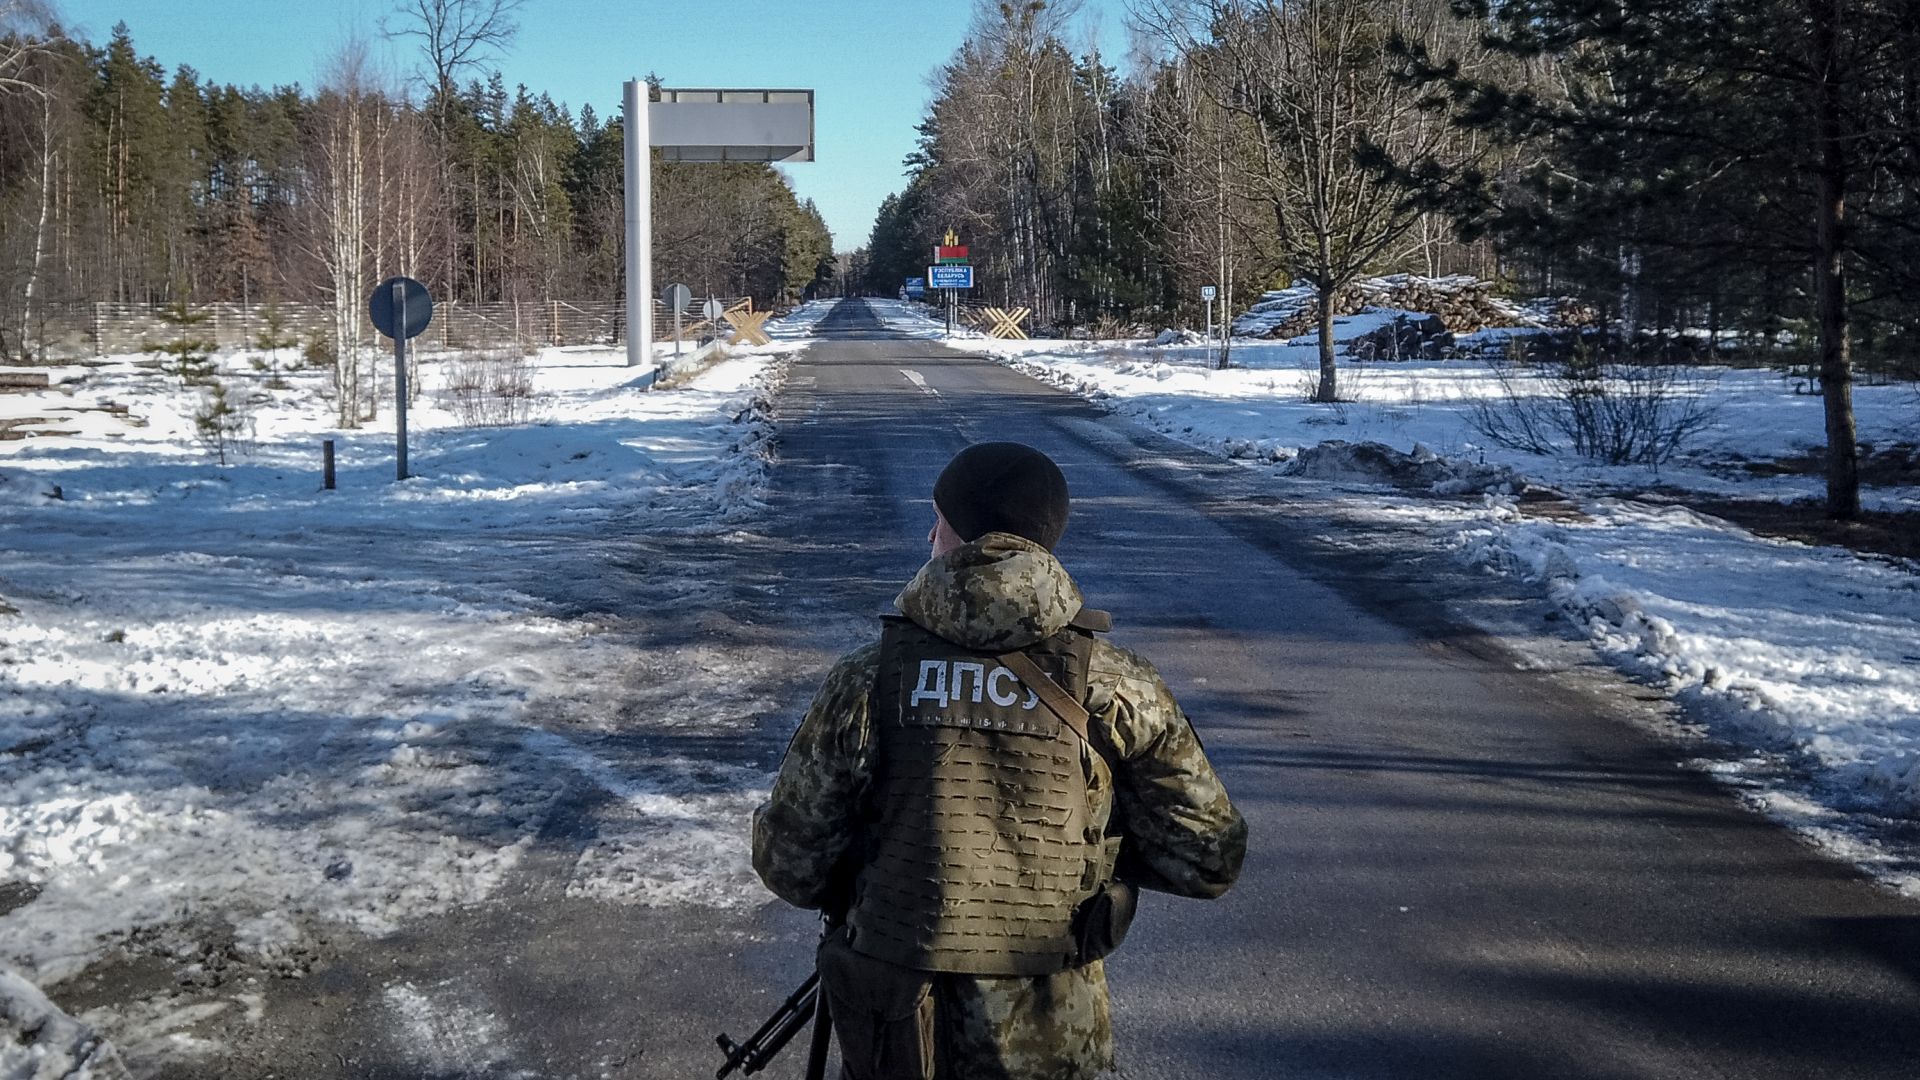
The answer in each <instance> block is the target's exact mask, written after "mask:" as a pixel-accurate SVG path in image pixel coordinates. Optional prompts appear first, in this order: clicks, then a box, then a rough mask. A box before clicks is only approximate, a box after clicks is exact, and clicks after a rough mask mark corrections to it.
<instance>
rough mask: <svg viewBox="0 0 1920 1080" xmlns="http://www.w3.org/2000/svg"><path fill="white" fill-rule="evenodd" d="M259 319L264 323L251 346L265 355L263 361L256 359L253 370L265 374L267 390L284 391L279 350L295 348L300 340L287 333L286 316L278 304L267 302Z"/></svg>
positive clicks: (285, 384) (284, 381)
mask: <svg viewBox="0 0 1920 1080" xmlns="http://www.w3.org/2000/svg"><path fill="white" fill-rule="evenodd" d="M260 317H261V318H262V319H263V320H265V321H266V325H265V326H264V327H262V328H261V330H260V333H259V334H257V335H255V337H254V339H253V346H254V348H256V349H259V350H261V351H262V352H265V353H266V354H267V358H266V359H265V360H261V359H258V358H256V359H255V360H254V362H253V366H254V370H256V371H262V372H265V373H267V376H268V378H267V389H269V390H285V389H286V388H287V380H286V379H284V378H282V377H281V376H282V373H281V369H280V350H281V349H292V348H296V347H298V346H299V344H300V339H299V338H298V337H296V336H294V335H293V334H291V333H289V332H288V331H287V315H286V312H284V311H282V310H281V309H280V305H279V304H275V303H271V302H269V303H268V304H267V306H266V307H265V308H264V309H262V310H261V312H260Z"/></svg>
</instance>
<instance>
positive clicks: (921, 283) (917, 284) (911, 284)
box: [906, 277, 927, 300]
mask: <svg viewBox="0 0 1920 1080" xmlns="http://www.w3.org/2000/svg"><path fill="white" fill-rule="evenodd" d="M906 292H907V299H909V300H918V299H920V298H921V297H923V296H925V295H927V279H926V278H918V277H910V278H908V279H907V286H906Z"/></svg>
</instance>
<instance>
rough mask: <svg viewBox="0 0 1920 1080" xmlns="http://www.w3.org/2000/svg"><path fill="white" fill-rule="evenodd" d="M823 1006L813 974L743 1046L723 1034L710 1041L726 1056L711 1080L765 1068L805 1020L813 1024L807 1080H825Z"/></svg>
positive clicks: (826, 1021) (827, 1032)
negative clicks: (716, 1044) (735, 1072)
mask: <svg viewBox="0 0 1920 1080" xmlns="http://www.w3.org/2000/svg"><path fill="white" fill-rule="evenodd" d="M826 1004H827V1003H826V1001H825V1000H824V999H823V998H821V996H820V973H819V972H818V971H816V972H814V973H813V974H811V975H808V976H807V980H806V981H805V982H803V983H801V984H800V989H798V990H795V991H794V992H793V993H791V994H789V995H787V1000H785V1001H783V1002H781V1003H780V1007H779V1008H778V1009H775V1010H774V1012H773V1015H772V1016H770V1017H768V1018H767V1022H766V1023H764V1024H761V1025H760V1030H758V1031H756V1032H754V1033H753V1037H752V1038H750V1039H748V1040H747V1041H746V1042H744V1043H737V1042H734V1041H733V1039H732V1038H730V1037H729V1036H728V1035H727V1033H726V1032H724V1031H723V1032H721V1033H720V1034H719V1035H718V1036H716V1037H715V1038H714V1041H715V1042H717V1043H719V1044H720V1052H721V1053H723V1054H725V1055H727V1061H726V1064H724V1065H722V1066H720V1071H719V1072H718V1073H716V1074H714V1075H715V1080H726V1078H727V1076H728V1075H729V1074H731V1073H732V1072H733V1071H734V1070H735V1069H738V1070H740V1073H741V1075H743V1076H746V1075H751V1074H753V1073H756V1072H759V1071H760V1070H761V1069H764V1068H766V1067H767V1065H768V1064H769V1063H770V1062H772V1061H773V1059H774V1058H775V1057H777V1056H779V1054H780V1051H781V1050H784V1049H785V1048H786V1045H787V1043H789V1042H791V1041H793V1037H794V1036H795V1035H798V1034H799V1033H800V1029H801V1028H802V1027H804V1026H806V1023H807V1021H808V1020H812V1021H813V1022H814V1024H813V1044H812V1045H811V1046H810V1047H809V1048H808V1052H807V1080H826V1075H827V1044H828V1042H829V1041H831V1038H830V1035H831V1032H832V1030H833V1025H832V1021H831V1020H830V1019H828V1017H827V1007H826Z"/></svg>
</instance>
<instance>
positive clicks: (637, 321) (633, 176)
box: [621, 79, 653, 367]
mask: <svg viewBox="0 0 1920 1080" xmlns="http://www.w3.org/2000/svg"><path fill="white" fill-rule="evenodd" d="M647 93H648V88H647V84H646V83H644V82H641V81H640V80H639V79H628V80H627V84H626V92H625V94H624V95H623V96H622V100H621V112H622V117H623V119H624V120H625V121H626V130H625V133H624V142H625V144H626V145H625V147H624V150H625V156H626V159H627V160H626V170H625V171H626V174H627V191H626V195H627V366H628V367H639V366H640V365H642V364H644V363H646V362H647V361H648V360H651V359H652V358H653V356H652V354H653V154H652V152H651V145H652V142H653V140H652V138H651V136H650V135H649V128H648V124H647V113H648V109H647V99H646V97H645V95H646V94H647Z"/></svg>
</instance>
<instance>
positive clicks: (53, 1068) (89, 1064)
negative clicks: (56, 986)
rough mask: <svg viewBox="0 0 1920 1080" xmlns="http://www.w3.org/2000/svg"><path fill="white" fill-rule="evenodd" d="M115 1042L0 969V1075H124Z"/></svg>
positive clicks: (56, 1078)
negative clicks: (100, 1034) (101, 1035)
mask: <svg viewBox="0 0 1920 1080" xmlns="http://www.w3.org/2000/svg"><path fill="white" fill-rule="evenodd" d="M126 1078H127V1070H126V1067H125V1066H123V1065H122V1064H121V1063H120V1056H119V1054H117V1053H115V1051H114V1049H113V1044H111V1043H109V1042H107V1041H106V1040H104V1039H102V1038H101V1037H100V1036H99V1034H98V1033H97V1032H95V1031H94V1030H93V1029H91V1028H89V1027H88V1026H87V1025H86V1024H84V1023H81V1022H80V1021H78V1020H75V1019H74V1018H73V1017H71V1016H68V1015H67V1014H66V1013H65V1012H63V1011H62V1010H61V1008H60V1007H59V1006H58V1005H55V1004H54V1003H53V1002H51V1001H48V1000H47V996H46V995H45V994H43V993H41V992H40V990H39V988H38V987H36V986H34V985H33V984H32V983H30V982H28V981H27V980H25V979H23V978H21V977H20V976H18V975H15V974H13V973H12V972H8V971H0V1080H126Z"/></svg>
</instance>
